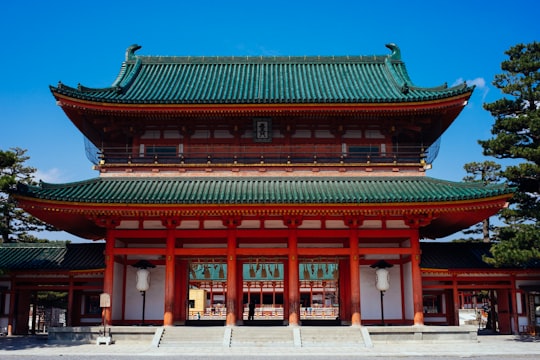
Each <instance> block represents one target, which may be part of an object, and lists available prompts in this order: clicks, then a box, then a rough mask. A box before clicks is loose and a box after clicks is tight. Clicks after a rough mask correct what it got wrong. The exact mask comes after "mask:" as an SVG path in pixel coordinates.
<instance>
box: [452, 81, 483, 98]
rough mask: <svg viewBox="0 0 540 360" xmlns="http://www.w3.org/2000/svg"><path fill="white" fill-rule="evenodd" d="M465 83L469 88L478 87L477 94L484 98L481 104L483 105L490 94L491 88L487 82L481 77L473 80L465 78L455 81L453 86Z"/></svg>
mask: <svg viewBox="0 0 540 360" xmlns="http://www.w3.org/2000/svg"><path fill="white" fill-rule="evenodd" d="M464 82H466V83H467V85H468V86H473V85H474V86H476V93H478V92H480V94H481V96H482V100H481V102H482V103H483V102H484V101H485V99H486V96H487V94H488V92H489V86H487V85H486V80H485V79H484V78H481V77H478V78H475V79H472V80H464V79H463V78H459V79H457V80H456V81H454V83H453V84H452V86H456V85H460V84H463V83H464Z"/></svg>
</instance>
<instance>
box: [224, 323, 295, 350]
mask: <svg viewBox="0 0 540 360" xmlns="http://www.w3.org/2000/svg"><path fill="white" fill-rule="evenodd" d="M230 346H231V347H234V348H235V347H246V346H249V347H279V348H286V347H294V335H293V328H290V327H288V326H272V327H261V326H235V327H233V328H232V333H231V343H230Z"/></svg>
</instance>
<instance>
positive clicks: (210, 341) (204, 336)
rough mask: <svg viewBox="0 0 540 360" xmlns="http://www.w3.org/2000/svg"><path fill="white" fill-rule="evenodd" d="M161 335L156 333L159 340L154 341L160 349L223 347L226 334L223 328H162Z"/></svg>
mask: <svg viewBox="0 0 540 360" xmlns="http://www.w3.org/2000/svg"><path fill="white" fill-rule="evenodd" d="M161 329H162V331H161V334H160V333H159V331H158V332H156V337H158V339H155V340H154V345H156V346H159V347H182V348H186V347H205V348H209V347H223V346H224V343H223V339H224V333H225V332H226V328H224V327H223V326H208V327H206V326H204V327H198V326H190V327H185V326H178V327H176V326H172V327H165V328H161Z"/></svg>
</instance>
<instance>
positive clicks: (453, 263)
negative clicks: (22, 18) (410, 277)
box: [0, 242, 540, 271]
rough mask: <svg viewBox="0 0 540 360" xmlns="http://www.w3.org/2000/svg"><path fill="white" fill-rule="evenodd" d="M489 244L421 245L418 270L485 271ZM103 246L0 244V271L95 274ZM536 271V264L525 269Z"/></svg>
mask: <svg viewBox="0 0 540 360" xmlns="http://www.w3.org/2000/svg"><path fill="white" fill-rule="evenodd" d="M490 247H491V244H489V243H478V242H463V243H432V242H421V243H420V248H421V250H422V257H421V264H420V265H421V267H422V268H425V269H449V270H452V269H454V270H460V269H461V270H475V269H477V270H487V269H494V267H493V266H492V265H489V264H487V263H485V262H484V261H483V260H482V257H483V256H490V255H491V253H490ZM104 250H105V243H88V244H65V243H57V242H50V243H28V244H26V243H17V244H0V269H3V270H6V271H37V270H51V271H69V270H95V269H103V268H104V267H105V259H104V256H103V252H104ZM527 267H528V268H535V269H538V268H540V262H538V261H535V262H531V263H530V264H528V265H527Z"/></svg>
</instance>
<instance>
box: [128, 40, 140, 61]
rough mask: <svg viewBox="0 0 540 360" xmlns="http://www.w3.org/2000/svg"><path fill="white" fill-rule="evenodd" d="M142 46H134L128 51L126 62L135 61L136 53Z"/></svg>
mask: <svg viewBox="0 0 540 360" xmlns="http://www.w3.org/2000/svg"><path fill="white" fill-rule="evenodd" d="M141 47H142V46H140V45H137V44H133V45H131V46H130V47H128V48H127V50H126V61H128V60H133V59H135V51H137V50H139V49H140V48H141Z"/></svg>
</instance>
